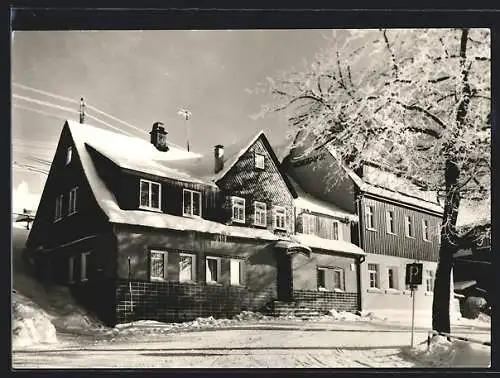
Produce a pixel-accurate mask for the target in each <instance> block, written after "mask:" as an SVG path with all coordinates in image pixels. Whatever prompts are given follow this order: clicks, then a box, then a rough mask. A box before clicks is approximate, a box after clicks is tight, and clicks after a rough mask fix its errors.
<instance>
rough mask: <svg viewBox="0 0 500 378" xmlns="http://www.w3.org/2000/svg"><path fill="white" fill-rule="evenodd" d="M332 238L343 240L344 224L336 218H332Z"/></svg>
mask: <svg viewBox="0 0 500 378" xmlns="http://www.w3.org/2000/svg"><path fill="white" fill-rule="evenodd" d="M335 224H336V225H337V238H336V239H335V227H334V226H333V225H335ZM332 240H342V225H341V224H340V222H339V221H338V220H336V219H334V220H332Z"/></svg>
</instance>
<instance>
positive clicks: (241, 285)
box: [231, 283, 245, 287]
mask: <svg viewBox="0 0 500 378" xmlns="http://www.w3.org/2000/svg"><path fill="white" fill-rule="evenodd" d="M231 286H236V287H245V285H243V284H242V283H239V284H236V283H231Z"/></svg>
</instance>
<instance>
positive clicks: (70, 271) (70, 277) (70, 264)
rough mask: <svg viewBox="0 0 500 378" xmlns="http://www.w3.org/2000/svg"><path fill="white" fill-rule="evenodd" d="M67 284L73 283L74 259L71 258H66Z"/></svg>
mask: <svg viewBox="0 0 500 378" xmlns="http://www.w3.org/2000/svg"><path fill="white" fill-rule="evenodd" d="M68 282H69V283H73V282H75V258H74V257H73V256H70V257H69V258H68Z"/></svg>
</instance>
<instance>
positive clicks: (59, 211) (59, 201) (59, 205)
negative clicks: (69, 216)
mask: <svg viewBox="0 0 500 378" xmlns="http://www.w3.org/2000/svg"><path fill="white" fill-rule="evenodd" d="M63 200H64V194H60V195H58V196H57V197H56V209H55V210H56V211H55V214H54V222H57V221H59V220H61V219H62V218H63Z"/></svg>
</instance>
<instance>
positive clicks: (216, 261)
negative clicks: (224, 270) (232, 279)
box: [206, 256, 221, 283]
mask: <svg viewBox="0 0 500 378" xmlns="http://www.w3.org/2000/svg"><path fill="white" fill-rule="evenodd" d="M220 276H221V261H220V258H219V257H209V256H207V258H206V281H207V282H208V283H217V282H219V281H220Z"/></svg>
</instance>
